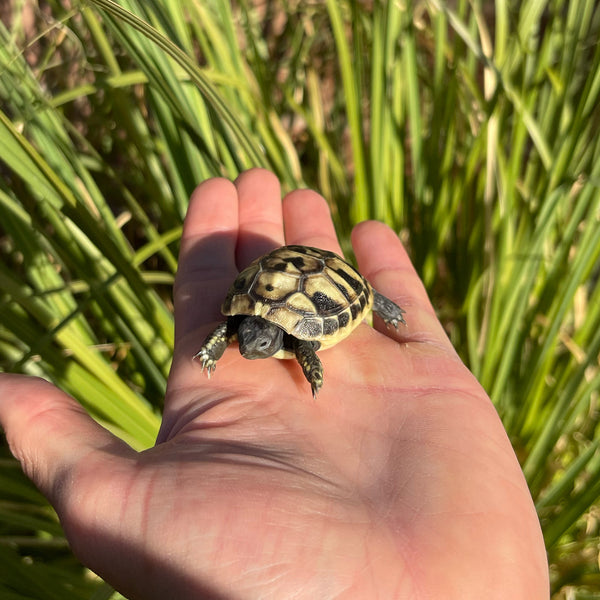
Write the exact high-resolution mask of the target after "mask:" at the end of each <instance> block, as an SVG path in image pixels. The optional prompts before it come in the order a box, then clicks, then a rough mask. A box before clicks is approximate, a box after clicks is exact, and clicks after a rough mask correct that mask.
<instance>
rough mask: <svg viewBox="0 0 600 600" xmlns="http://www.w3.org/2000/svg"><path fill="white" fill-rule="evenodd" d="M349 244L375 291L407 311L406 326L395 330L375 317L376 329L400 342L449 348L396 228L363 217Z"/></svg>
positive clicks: (448, 343) (444, 334)
mask: <svg viewBox="0 0 600 600" xmlns="http://www.w3.org/2000/svg"><path fill="white" fill-rule="evenodd" d="M352 246H353V248H354V251H355V253H356V259H357V261H358V266H359V269H360V271H361V273H362V274H363V275H364V276H365V277H366V278H367V279H368V280H369V281H370V282H371V284H372V285H373V287H374V288H375V289H376V290H377V291H378V292H380V293H381V294H383V295H384V296H387V297H388V298H389V299H390V300H393V301H394V302H396V304H398V305H399V306H401V307H402V308H403V309H404V310H405V311H406V314H405V315H404V317H405V319H406V326H404V325H400V326H399V328H398V329H397V330H394V329H393V328H391V327H386V326H385V324H384V323H383V322H382V321H381V320H379V319H377V320H376V321H375V326H376V327H377V329H378V330H379V331H382V332H384V333H386V335H388V336H390V337H393V338H395V339H397V340H399V341H402V342H411V341H419V342H433V343H436V344H438V345H441V346H443V347H444V348H446V349H452V344H451V343H450V340H449V339H448V336H447V335H446V333H445V331H444V329H443V327H442V325H441V323H440V322H439V320H438V318H437V317H436V314H435V311H434V309H433V306H432V305H431V302H430V301H429V297H428V295H427V291H426V290H425V286H424V285H423V283H422V282H421V279H420V278H419V276H418V274H417V272H416V271H415V269H414V267H413V266H412V263H411V262H410V258H409V257H408V254H406V250H405V249H404V248H403V246H402V243H401V242H400V240H399V239H398V236H397V235H396V234H395V232H394V231H392V230H391V229H390V228H389V227H388V226H387V225H384V224H383V223H378V222H377V221H365V222H363V223H359V224H358V225H357V226H356V227H355V228H354V230H353V232H352Z"/></svg>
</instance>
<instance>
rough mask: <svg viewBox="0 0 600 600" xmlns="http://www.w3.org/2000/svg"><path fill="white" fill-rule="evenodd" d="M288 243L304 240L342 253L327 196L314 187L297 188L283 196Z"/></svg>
mask: <svg viewBox="0 0 600 600" xmlns="http://www.w3.org/2000/svg"><path fill="white" fill-rule="evenodd" d="M283 222H284V225H285V240H286V243H287V244H303V245H305V246H314V247H315V248H323V249H325V250H331V251H333V252H337V253H338V254H341V253H342V250H341V248H340V245H339V243H338V239H337V235H336V233H335V228H334V226H333V221H332V220H331V212H330V211H329V206H328V205H327V202H326V201H325V199H324V198H323V197H322V196H321V195H319V194H317V193H316V192H313V191H312V190H296V191H294V192H290V193H289V194H288V195H287V196H286V197H285V198H284V199H283Z"/></svg>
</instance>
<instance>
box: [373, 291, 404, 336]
mask: <svg viewBox="0 0 600 600" xmlns="http://www.w3.org/2000/svg"><path fill="white" fill-rule="evenodd" d="M373 312H375V313H377V314H378V315H379V316H380V317H381V318H382V319H383V322H384V323H385V324H386V325H393V326H394V327H395V328H396V329H398V324H399V323H404V324H405V325H406V321H405V320H404V317H403V313H404V312H406V311H404V309H402V308H400V307H399V306H398V305H397V304H396V303H395V302H392V301H391V300H390V299H389V298H386V297H385V296H384V295H383V294H380V293H379V292H378V291H377V290H373Z"/></svg>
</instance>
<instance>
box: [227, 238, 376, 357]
mask: <svg viewBox="0 0 600 600" xmlns="http://www.w3.org/2000/svg"><path fill="white" fill-rule="evenodd" d="M372 305H373V289H372V288H371V285H370V284H369V282H368V281H367V280H366V279H365V278H364V277H363V276H362V275H361V274H360V273H359V272H358V271H357V270H356V269H354V268H353V267H352V266H351V265H349V264H348V263H347V262H346V261H345V260H344V259H343V258H341V257H339V256H338V255H337V254H334V253H333V252H329V251H327V250H320V249H318V248H311V247H309V246H283V247H281V248H277V249H276V250H273V251H272V252H270V253H269V254H266V255H264V256H262V257H261V258H259V259H257V260H255V261H254V262H253V263H252V264H251V265H250V266H249V267H247V268H246V269H244V270H243V271H242V272H241V273H240V274H239V275H238V277H237V279H236V280H235V281H234V282H233V285H232V286H231V287H230V288H229V292H228V293H227V297H226V298H225V301H224V302H223V305H222V307H221V311H222V312H223V314H224V315H228V316H230V315H255V316H259V317H262V318H263V319H266V320H267V321H270V322H272V323H275V324H276V325H278V326H279V327H281V328H282V329H283V330H284V331H285V332H286V333H288V334H290V335H292V336H294V337H296V338H299V339H301V340H315V341H318V342H320V349H324V348H328V347H330V346H333V345H334V344H337V343H338V342H339V341H341V340H343V339H344V338H345V337H346V336H347V335H349V334H350V333H352V331H353V330H354V328H355V327H357V326H358V325H359V324H360V323H361V321H362V319H363V318H364V317H365V315H366V314H367V313H368V312H369V310H371V307H372ZM282 358H283V356H282Z"/></svg>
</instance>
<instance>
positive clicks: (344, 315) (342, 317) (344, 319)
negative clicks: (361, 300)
mask: <svg viewBox="0 0 600 600" xmlns="http://www.w3.org/2000/svg"><path fill="white" fill-rule="evenodd" d="M349 322H350V316H349V315H348V313H347V312H343V313H342V314H341V315H339V316H338V323H339V324H340V327H346V325H348V323H349Z"/></svg>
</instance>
